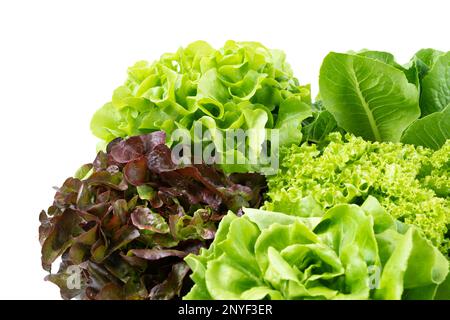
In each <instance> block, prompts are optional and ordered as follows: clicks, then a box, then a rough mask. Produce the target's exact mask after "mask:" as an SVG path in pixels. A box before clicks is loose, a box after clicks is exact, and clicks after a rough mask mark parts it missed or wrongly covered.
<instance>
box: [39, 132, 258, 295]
mask: <svg viewBox="0 0 450 320" xmlns="http://www.w3.org/2000/svg"><path fill="white" fill-rule="evenodd" d="M264 187H265V179H264V177H262V176H260V175H259V174H256V173H254V174H233V175H229V176H227V175H225V174H224V173H223V172H222V171H220V170H218V169H217V168H216V167H213V166H210V165H205V164H196V165H177V164H175V163H174V162H173V161H172V158H171V151H170V149H169V148H168V147H167V146H166V145H165V134H164V132H162V131H156V132H153V133H150V134H145V135H140V136H134V137H131V138H128V139H126V140H125V139H122V138H118V139H115V140H113V141H112V142H110V143H109V144H108V146H107V148H106V152H103V151H100V152H99V153H98V154H97V157H96V158H95V160H94V161H93V162H92V163H90V164H87V165H84V166H82V167H81V168H80V170H78V171H77V173H76V177H75V178H68V179H67V180H66V181H65V182H64V184H63V185H62V186H61V187H60V188H59V189H58V191H57V192H56V194H55V198H54V202H53V205H52V206H50V207H49V209H48V210H47V212H45V211H42V212H41V214H40V217H39V219H40V222H41V225H40V227H39V240H40V241H41V245H42V255H41V260H42V266H43V268H44V269H45V270H47V271H49V272H50V274H49V275H48V276H47V277H46V279H47V280H48V281H51V282H53V283H55V284H56V285H58V286H59V287H60V290H61V296H62V297H63V298H64V299H72V298H75V297H78V298H82V299H95V300H100V299H173V298H177V297H179V296H181V295H183V294H184V293H185V292H186V291H187V290H189V289H190V287H191V285H190V282H189V279H188V278H187V277H186V275H187V274H188V272H189V268H188V266H187V265H186V263H184V262H183V258H184V257H185V256H186V255H188V254H189V253H192V252H198V250H199V249H200V248H203V247H208V246H209V244H210V242H211V240H212V239H213V238H214V236H215V234H216V230H217V226H218V224H219V221H220V220H221V219H222V217H223V216H224V215H225V214H226V212H227V211H228V210H234V211H235V212H240V208H241V207H242V206H250V207H259V205H260V202H261V191H262V189H263V188H264ZM219 237H220V233H219ZM58 257H62V263H61V264H60V268H59V270H58V272H55V273H51V271H52V270H51V267H52V264H53V263H54V262H55V260H56V259H57V258H58ZM69 268H71V269H72V270H79V271H80V272H79V273H80V278H81V279H80V287H79V288H77V289H74V288H72V287H71V286H70V284H71V282H70V281H68V280H70V279H68V278H69V276H70V275H71V274H73V272H72V273H71V271H70V270H71V269H69ZM74 268H76V269H74Z"/></svg>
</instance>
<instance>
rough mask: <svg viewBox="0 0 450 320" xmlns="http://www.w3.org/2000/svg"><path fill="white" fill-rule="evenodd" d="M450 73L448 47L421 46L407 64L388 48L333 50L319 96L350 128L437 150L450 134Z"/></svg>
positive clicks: (322, 74)
mask: <svg viewBox="0 0 450 320" xmlns="http://www.w3.org/2000/svg"><path fill="white" fill-rule="evenodd" d="M449 75H450V52H446V53H444V52H441V51H438V50H434V49H422V50H420V51H419V52H417V53H416V54H415V55H414V56H413V58H412V59H411V60H410V62H409V63H408V64H406V65H404V66H402V65H400V64H398V63H397V62H396V61H395V58H394V56H393V55H392V54H390V53H388V52H381V51H371V50H363V51H360V52H356V53H348V54H341V53H334V52H331V53H330V54H328V55H327V56H326V57H325V59H324V61H323V64H322V67H321V70H320V79H319V86H320V96H321V99H322V102H323V105H324V107H325V109H326V110H328V111H329V112H330V113H331V114H332V115H333V117H334V118H335V121H336V122H337V124H338V125H339V126H340V127H342V128H343V129H345V130H346V131H347V132H349V133H352V134H355V135H358V136H361V137H363V138H364V139H366V140H371V141H380V142H381V141H387V142H398V141H402V142H405V143H412V144H415V145H422V146H426V147H429V148H433V149H439V148H440V147H441V146H442V145H443V144H444V143H445V141H446V140H447V139H449V138H450V131H449V130H450V127H449V126H448V123H447V122H448V121H447V120H448V115H447V111H446V108H447V106H448V104H449V102H450V91H449V88H450V82H449V81H450V76H449ZM420 117H421V118H420ZM419 118H420V119H419ZM322 121H323V119H322ZM436 124H437V125H436ZM327 125H328V126H329V127H332V126H333V119H329V120H328V121H327ZM322 127H325V126H324V125H323V124H322ZM335 131H337V130H335Z"/></svg>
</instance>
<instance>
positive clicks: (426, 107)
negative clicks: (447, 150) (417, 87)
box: [420, 52, 450, 137]
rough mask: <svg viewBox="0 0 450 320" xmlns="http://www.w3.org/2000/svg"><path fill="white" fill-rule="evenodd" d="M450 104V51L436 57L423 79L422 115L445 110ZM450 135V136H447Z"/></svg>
mask: <svg viewBox="0 0 450 320" xmlns="http://www.w3.org/2000/svg"><path fill="white" fill-rule="evenodd" d="M448 104H450V52H447V53H445V54H442V55H440V56H438V57H437V58H435V61H434V64H433V65H432V66H431V67H430V69H429V71H428V73H427V74H426V75H425V76H424V77H423V79H422V93H421V97H420V106H421V109H422V116H426V115H429V114H432V113H434V112H439V111H442V110H444V108H445V107H447V105H448ZM447 137H449V136H447Z"/></svg>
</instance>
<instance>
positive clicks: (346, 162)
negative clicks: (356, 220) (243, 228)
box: [264, 118, 450, 255]
mask: <svg viewBox="0 0 450 320" xmlns="http://www.w3.org/2000/svg"><path fill="white" fill-rule="evenodd" d="M423 119H425V118H423ZM449 148H450V140H447V143H446V144H445V145H444V146H443V147H442V148H441V149H439V150H437V151H434V150H431V149H426V148H423V147H414V146H413V145H403V144H401V143H396V144H394V143H379V142H370V141H365V140H363V139H362V138H359V137H355V136H352V135H349V134H347V135H346V136H344V137H343V136H342V135H341V134H340V133H336V132H335V133H332V134H330V135H329V136H328V143H327V144H326V145H325V146H324V147H323V148H319V147H318V146H317V145H311V144H308V143H304V144H303V145H301V146H291V147H289V148H287V149H286V150H285V151H284V156H283V159H282V161H281V162H280V172H279V173H278V174H277V175H274V176H271V177H269V178H268V186H269V190H268V193H267V201H266V202H265V203H264V208H265V209H266V210H270V211H281V212H299V213H303V212H304V211H305V210H304V208H309V211H310V212H311V213H313V212H314V216H320V213H321V212H322V213H323V210H326V209H329V208H331V207H333V206H335V205H337V204H341V203H355V204H359V203H361V201H364V200H365V199H367V197H369V196H374V197H376V198H377V199H378V200H379V201H380V203H381V204H382V206H383V207H384V208H385V209H386V210H387V211H388V212H389V214H391V215H392V217H394V218H396V219H400V220H401V221H404V222H407V223H409V224H412V225H415V226H416V227H418V228H419V229H420V230H421V231H422V232H424V234H425V236H426V237H427V238H428V239H430V240H431V241H432V242H433V244H435V245H436V246H438V247H439V248H440V249H441V250H442V253H444V254H445V255H448V254H449V253H450V238H449V234H448V225H449V224H450V199H449V198H448V195H449V194H450V193H449V192H450V191H449V190H450V189H449V188H450V184H449V174H450V170H449V168H450V158H449V154H450V153H449V150H450V149H449ZM405 186H408V187H407V188H406V187H405Z"/></svg>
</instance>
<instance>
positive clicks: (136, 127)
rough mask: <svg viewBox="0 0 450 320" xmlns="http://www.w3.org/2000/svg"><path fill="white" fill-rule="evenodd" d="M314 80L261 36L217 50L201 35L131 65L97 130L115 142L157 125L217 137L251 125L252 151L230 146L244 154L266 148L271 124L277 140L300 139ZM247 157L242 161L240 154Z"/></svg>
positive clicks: (94, 125)
mask: <svg viewBox="0 0 450 320" xmlns="http://www.w3.org/2000/svg"><path fill="white" fill-rule="evenodd" d="M310 100H311V98H310V92H309V87H308V86H300V85H299V83H298V80H297V79H296V78H295V77H294V76H293V74H292V70H291V68H290V66H289V65H288V64H287V62H286V61H285V54H284V53H283V52H282V51H279V50H270V49H267V48H266V47H264V46H263V45H261V44H259V43H256V42H234V41H228V42H226V43H225V45H224V47H223V48H221V49H219V50H215V49H213V48H212V47H211V46H210V45H209V44H207V43H206V42H203V41H197V42H194V43H191V44H189V45H188V46H187V47H186V48H180V49H179V50H178V51H177V52H175V53H166V54H163V55H162V56H161V58H160V59H159V60H158V61H155V62H153V63H148V62H146V61H139V62H137V63H136V64H135V65H133V66H132V67H130V68H129V69H128V79H127V80H126V82H125V83H124V85H122V86H120V87H118V88H117V89H116V90H115V91H114V94H113V97H112V101H111V102H108V103H107V104H105V105H104V106H103V107H102V108H100V109H99V110H98V111H97V112H96V113H95V114H94V116H93V118H92V121H91V129H92V132H93V133H94V135H96V136H97V137H99V138H100V139H102V140H104V141H106V142H109V141H111V140H113V139H114V138H116V137H128V136H134V135H139V134H144V133H149V132H152V131H156V130H164V131H165V132H166V133H167V134H168V144H169V145H171V144H172V143H174V141H172V140H171V133H172V132H173V131H174V130H175V129H182V130H185V131H186V132H188V133H189V134H190V135H191V136H192V137H194V136H195V132H194V128H195V127H196V126H199V127H201V128H202V129H203V130H204V131H205V130H210V132H211V136H212V137H210V138H208V137H199V138H200V139H201V140H200V141H203V143H206V142H208V141H209V142H213V143H214V144H215V147H216V149H217V150H218V151H222V150H221V149H222V146H221V145H219V142H218V141H217V140H215V138H214V137H215V136H216V135H217V134H218V133H222V134H223V135H225V134H226V132H227V131H230V130H233V129H244V130H248V129H253V130H255V132H256V134H257V138H256V139H253V140H251V141H250V139H248V140H249V141H248V142H247V145H246V150H245V151H246V154H242V151H241V150H240V149H239V150H238V149H237V147H235V148H234V149H233V150H226V151H225V152H223V154H220V155H221V156H224V157H225V156H226V154H227V153H231V154H233V153H236V155H234V157H236V158H237V159H240V158H244V159H245V157H246V156H247V153H248V151H249V150H250V149H252V150H256V151H257V152H258V151H259V150H261V148H262V147H261V144H262V142H263V141H265V140H270V136H271V135H270V134H269V133H270V132H269V131H270V130H271V129H278V130H279V144H280V145H289V144H291V143H299V142H300V141H301V139H302V132H301V121H302V120H303V119H305V118H307V117H308V116H310V114H311V107H310V103H311V101H310ZM257 154H258V153H257ZM241 162H242V161H241ZM248 162H250V161H247V162H246V163H242V164H240V163H238V164H234V165H232V164H224V165H223V166H222V168H223V169H224V170H226V171H251V170H258V168H259V167H260V166H259V165H258V163H256V164H249V163H248Z"/></svg>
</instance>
